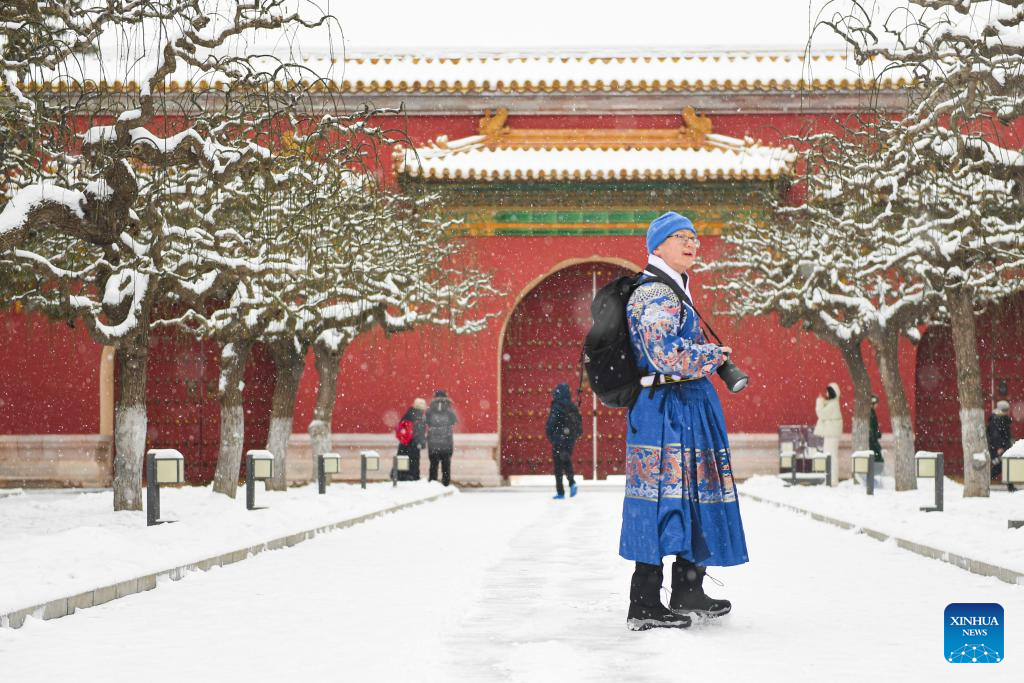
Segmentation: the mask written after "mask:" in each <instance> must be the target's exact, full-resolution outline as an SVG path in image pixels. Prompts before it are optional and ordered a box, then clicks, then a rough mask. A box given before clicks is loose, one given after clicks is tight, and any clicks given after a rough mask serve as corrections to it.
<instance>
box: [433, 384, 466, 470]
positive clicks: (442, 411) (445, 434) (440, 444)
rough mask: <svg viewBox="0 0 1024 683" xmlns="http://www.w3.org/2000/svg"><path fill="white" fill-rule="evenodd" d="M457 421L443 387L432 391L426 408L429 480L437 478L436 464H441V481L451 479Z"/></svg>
mask: <svg viewBox="0 0 1024 683" xmlns="http://www.w3.org/2000/svg"><path fill="white" fill-rule="evenodd" d="M458 423H459V418H457V417H455V410H454V409H453V408H452V402H451V399H449V398H448V394H447V393H445V391H444V390H443V389H438V390H437V391H435V392H434V398H433V400H431V401H430V407H429V408H427V454H428V457H429V458H430V477H429V480H430V481H436V480H437V466H438V465H440V466H441V483H442V484H444V485H445V486H448V484H450V483H451V480H452V451H453V450H454V449H455V437H454V435H453V432H454V427H455V425H457V424H458Z"/></svg>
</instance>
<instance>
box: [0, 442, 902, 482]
mask: <svg viewBox="0 0 1024 683" xmlns="http://www.w3.org/2000/svg"><path fill="white" fill-rule="evenodd" d="M729 441H730V444H731V446H732V466H733V476H734V477H735V478H736V479H737V480H739V481H742V480H744V479H747V478H748V477H751V476H753V475H755V474H778V471H779V459H778V454H779V439H778V435H776V434H774V433H766V434H732V435H730V437H729ZM331 443H332V445H333V448H334V450H335V451H337V452H338V453H340V454H341V456H342V466H341V474H340V475H335V478H336V479H338V480H342V481H356V480H358V479H359V453H360V451H364V450H370V451H377V452H378V453H379V454H380V456H381V461H380V469H379V470H378V471H376V472H370V473H369V474H368V478H369V479H370V480H373V481H379V480H384V479H388V478H389V477H390V472H391V463H392V461H393V459H394V456H395V453H396V451H397V450H398V443H397V441H396V440H395V437H394V435H393V434H333V435H332V436H331ZM499 443H500V440H499V438H498V435H497V434H486V433H484V434H456V435H455V454H454V456H453V457H452V481H453V482H455V483H456V484H459V485H460V486H501V485H502V484H503V483H504V482H503V479H502V476H501V471H500V467H499V462H500V461H499V453H498V448H499ZM882 447H883V449H891V447H892V435H890V434H886V435H885V436H883V437H882ZM112 450H113V449H112V437H109V436H97V435H93V434H47V435H38V434H19V435H0V487H24V488H39V487H57V488H61V487H70V488H106V487H109V486H110V485H111V480H112V476H113V458H112V455H111V454H112ZM852 450H853V449H852V444H851V442H850V435H849V434H846V435H844V436H843V438H842V440H841V441H840V442H839V478H840V479H849V478H850V476H851V470H852V467H851V462H850V453H851V451H852ZM311 452H312V450H311V447H310V443H309V436H308V435H307V434H293V435H292V438H291V440H290V441H289V442H288V463H287V469H288V481H289V482H291V483H305V482H309V481H312V480H313V459H312V456H311ZM185 457H186V458H187V457H188V453H185ZM886 459H887V460H888V455H887V456H886ZM428 467H429V461H428V459H427V453H426V449H424V450H423V453H422V455H421V456H420V475H421V476H422V477H423V478H426V476H427V468H428Z"/></svg>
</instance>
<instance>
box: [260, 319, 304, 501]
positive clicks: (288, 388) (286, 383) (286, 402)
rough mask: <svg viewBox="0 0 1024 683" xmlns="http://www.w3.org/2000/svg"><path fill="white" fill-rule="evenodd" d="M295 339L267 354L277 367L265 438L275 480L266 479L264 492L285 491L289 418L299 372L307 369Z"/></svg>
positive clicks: (302, 350) (293, 403) (291, 415)
mask: <svg viewBox="0 0 1024 683" xmlns="http://www.w3.org/2000/svg"><path fill="white" fill-rule="evenodd" d="M296 344H297V342H296V340H295V339H294V338H292V339H288V340H286V341H282V342H278V343H275V344H271V345H270V354H271V355H272V356H273V358H274V367H275V368H277V379H276V380H275V382H274V398H273V403H272V407H271V410H270V434H269V435H268V436H267V450H268V451H270V452H271V453H273V454H274V477H273V479H268V480H267V482H266V483H267V489H268V490H271V491H284V490H286V489H287V488H288V479H287V477H286V472H285V456H286V455H287V454H288V440H289V439H290V438H291V435H292V418H293V416H294V414H295V396H296V395H297V394H298V392H299V381H300V380H301V379H302V371H303V370H305V369H306V353H305V349H304V348H296Z"/></svg>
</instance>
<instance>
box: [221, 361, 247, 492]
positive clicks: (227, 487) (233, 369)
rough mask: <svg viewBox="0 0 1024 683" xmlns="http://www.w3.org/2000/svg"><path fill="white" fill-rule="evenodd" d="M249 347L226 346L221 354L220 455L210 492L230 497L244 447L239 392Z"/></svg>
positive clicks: (242, 418) (243, 427)
mask: <svg viewBox="0 0 1024 683" xmlns="http://www.w3.org/2000/svg"><path fill="white" fill-rule="evenodd" d="M251 349H252V344H250V343H247V342H242V343H233V344H225V345H224V347H223V348H222V350H221V354H220V452H219V453H218V455H217V469H216V471H215V472H214V475H213V490H214V491H216V492H217V493H223V494H224V495H226V496H230V497H231V498H234V497H235V494H236V493H237V492H238V477H239V474H240V470H241V465H242V449H243V448H244V445H245V410H244V408H243V406H242V390H243V389H244V387H245V382H244V380H245V365H246V362H247V361H248V360H249V351H250V350H251Z"/></svg>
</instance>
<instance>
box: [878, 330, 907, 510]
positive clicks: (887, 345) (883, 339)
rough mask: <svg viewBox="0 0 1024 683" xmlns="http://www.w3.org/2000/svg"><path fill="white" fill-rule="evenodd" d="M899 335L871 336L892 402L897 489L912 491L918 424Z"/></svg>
mask: <svg viewBox="0 0 1024 683" xmlns="http://www.w3.org/2000/svg"><path fill="white" fill-rule="evenodd" d="M899 339H900V337H899V335H898V334H893V333H884V332H883V333H880V334H878V335H877V336H875V337H873V338H872V339H871V343H872V345H873V346H874V347H875V356H876V358H877V359H878V370H879V374H881V376H882V386H883V387H884V388H885V397H886V400H887V403H888V404H889V420H890V422H891V423H892V435H893V439H894V441H895V448H894V450H895V451H896V453H895V458H894V459H893V462H894V465H895V475H896V490H897V491H910V490H913V489H916V488H917V471H916V468H915V466H914V427H913V424H912V423H911V421H910V404H909V403H908V402H907V392H906V391H905V390H904V388H903V378H902V377H900V366H899Z"/></svg>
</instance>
